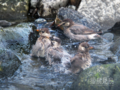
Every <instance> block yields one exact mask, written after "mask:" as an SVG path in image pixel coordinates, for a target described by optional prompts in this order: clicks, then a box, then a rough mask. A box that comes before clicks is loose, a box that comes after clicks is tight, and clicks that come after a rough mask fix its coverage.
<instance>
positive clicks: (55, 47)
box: [46, 36, 71, 66]
mask: <svg viewBox="0 0 120 90" xmlns="http://www.w3.org/2000/svg"><path fill="white" fill-rule="evenodd" d="M70 58H71V55H70V54H68V53H67V52H66V51H65V50H64V49H63V48H62V47H61V39H60V38H58V37H56V36H53V37H52V38H51V46H50V47H49V48H48V49H47V51H46V61H48V62H49V65H53V64H55V63H57V62H59V63H61V64H62V65H63V66H65V64H67V63H70ZM63 59H64V60H63Z"/></svg>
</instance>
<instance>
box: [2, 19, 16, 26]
mask: <svg viewBox="0 0 120 90" xmlns="http://www.w3.org/2000/svg"><path fill="white" fill-rule="evenodd" d="M14 24H16V23H15V22H8V21H6V20H0V26H1V27H9V26H11V25H14Z"/></svg>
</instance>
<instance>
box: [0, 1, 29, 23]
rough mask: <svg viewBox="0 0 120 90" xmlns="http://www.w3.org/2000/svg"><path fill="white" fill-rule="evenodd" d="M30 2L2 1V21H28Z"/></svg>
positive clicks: (0, 17)
mask: <svg viewBox="0 0 120 90" xmlns="http://www.w3.org/2000/svg"><path fill="white" fill-rule="evenodd" d="M28 4H29V0H7V1H5V0H0V8H1V9H0V19H1V20H9V21H14V20H23V21H25V20H27V13H28Z"/></svg>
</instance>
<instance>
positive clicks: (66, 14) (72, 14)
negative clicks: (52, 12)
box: [57, 7, 101, 31]
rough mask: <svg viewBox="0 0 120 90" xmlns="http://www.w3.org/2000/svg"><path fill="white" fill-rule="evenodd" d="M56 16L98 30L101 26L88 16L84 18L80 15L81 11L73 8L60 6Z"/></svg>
mask: <svg viewBox="0 0 120 90" xmlns="http://www.w3.org/2000/svg"><path fill="white" fill-rule="evenodd" d="M57 17H58V18H59V19H61V20H63V19H67V18H69V19H72V20H73V21H74V22H75V23H80V24H83V25H84V26H86V27H88V28H90V29H93V30H95V31H99V30H100V29H101V26H100V25H99V24H98V23H96V22H94V21H92V20H90V19H89V18H86V17H84V16H83V15H82V13H79V12H77V11H75V10H73V9H70V8H64V7H62V8H60V9H59V10H58V13H57Z"/></svg>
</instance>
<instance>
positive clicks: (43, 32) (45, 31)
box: [36, 28, 51, 38]
mask: <svg viewBox="0 0 120 90" xmlns="http://www.w3.org/2000/svg"><path fill="white" fill-rule="evenodd" d="M36 31H37V32H39V35H40V36H44V37H47V38H50V36H51V35H50V32H49V29H48V28H41V29H37V30H36Z"/></svg>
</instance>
